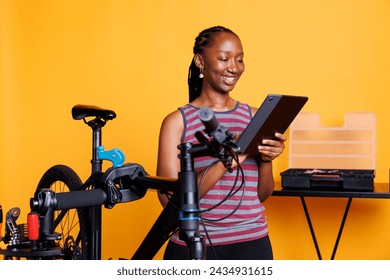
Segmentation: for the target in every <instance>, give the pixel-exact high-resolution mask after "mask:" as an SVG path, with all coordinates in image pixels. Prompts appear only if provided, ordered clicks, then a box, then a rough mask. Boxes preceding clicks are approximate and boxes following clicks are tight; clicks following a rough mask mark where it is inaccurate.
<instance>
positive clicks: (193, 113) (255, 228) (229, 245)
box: [157, 26, 286, 259]
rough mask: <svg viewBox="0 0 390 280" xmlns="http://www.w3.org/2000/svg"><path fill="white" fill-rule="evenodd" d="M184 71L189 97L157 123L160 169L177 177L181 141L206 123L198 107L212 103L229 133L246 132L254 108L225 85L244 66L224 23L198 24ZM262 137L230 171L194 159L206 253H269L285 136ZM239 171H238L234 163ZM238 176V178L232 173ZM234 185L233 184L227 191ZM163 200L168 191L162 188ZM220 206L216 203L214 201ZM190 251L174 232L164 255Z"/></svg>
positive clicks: (177, 256)
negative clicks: (270, 204) (270, 207)
mask: <svg viewBox="0 0 390 280" xmlns="http://www.w3.org/2000/svg"><path fill="white" fill-rule="evenodd" d="M193 51H194V57H193V59H192V62H191V65H190V68H189V75H188V86H189V102H190V103H188V104H186V105H185V106H183V107H180V108H179V110H175V111H174V112H172V113H170V114H169V115H168V116H166V117H165V119H164V120H163V122H162V126H161V131H160V139H159V151H158V164H157V175H158V176H164V177H172V178H177V176H178V172H179V169H180V161H179V159H178V158H177V155H178V152H179V151H178V149H177V146H178V144H180V143H182V142H190V143H196V142H198V141H197V140H196V138H195V132H196V131H198V130H200V131H202V130H203V129H204V126H203V125H202V122H201V121H200V120H199V118H198V117H197V116H198V112H199V109H200V108H202V107H206V106H207V107H209V108H211V109H212V110H213V111H214V113H215V115H216V118H217V120H218V122H219V123H220V124H221V125H223V126H224V127H227V128H228V129H229V131H230V132H232V133H233V134H236V135H239V134H240V133H242V132H243V131H244V129H245V128H246V126H247V125H248V123H249V121H250V120H251V118H252V116H253V115H254V113H255V112H256V110H257V109H255V108H252V107H250V106H248V105H246V104H243V103H241V102H239V101H237V100H234V99H233V98H232V97H231V96H230V92H231V91H232V90H233V89H234V87H235V85H236V83H237V82H238V80H239V79H240V77H241V75H242V73H243V72H244V70H245V65H244V51H243V48H242V45H241V41H240V39H239V37H238V36H237V35H236V34H235V33H234V32H232V31H231V30H230V29H227V28H225V27H222V26H215V27H211V28H208V29H206V30H203V31H202V32H200V34H199V35H198V37H197V38H196V39H195V45H194V49H193ZM275 136H276V139H277V140H263V143H262V144H263V145H260V146H259V147H258V154H256V155H248V154H245V155H240V156H239V158H238V160H237V162H236V161H233V167H234V168H233V172H232V173H229V172H228V171H227V169H226V168H225V167H224V165H223V164H222V163H221V162H219V161H218V160H216V159H215V158H212V157H201V158H195V169H196V171H197V173H198V183H201V184H199V193H200V197H201V200H200V207H201V210H202V217H201V220H200V221H201V226H200V230H201V234H202V235H203V236H204V239H205V242H206V245H207V249H206V259H272V258H273V254H272V247H271V243H270V240H269V237H268V226H267V221H266V217H265V215H264V206H263V205H262V202H263V201H265V200H266V199H267V198H268V197H269V196H270V195H271V194H272V192H273V189H274V180H273V175H272V160H273V159H275V158H276V157H278V156H279V155H280V154H281V153H282V152H283V150H284V141H285V140H286V137H285V136H284V135H282V134H280V133H276V134H275ZM238 164H239V165H240V166H241V168H242V170H243V174H244V175H243V176H241V173H238V172H237V165H238ZM236 175H237V176H238V178H236ZM232 188H233V189H234V190H238V191H237V192H235V194H234V195H233V196H230V195H228V194H229V192H231V190H232ZM159 199H160V202H161V204H162V205H163V206H165V205H166V203H167V201H168V198H167V197H166V196H165V195H163V194H160V193H159ZM216 205H218V206H217V207H215V206H216ZM189 258H190V255H189V251H188V249H187V247H186V246H185V243H184V241H182V240H180V238H179V236H178V235H173V236H172V237H171V239H170V241H169V242H168V245H167V248H166V251H165V254H164V259H189Z"/></svg>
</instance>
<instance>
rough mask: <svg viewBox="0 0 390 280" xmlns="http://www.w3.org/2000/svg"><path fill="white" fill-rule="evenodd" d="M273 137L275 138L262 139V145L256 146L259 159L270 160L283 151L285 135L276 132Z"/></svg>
mask: <svg viewBox="0 0 390 280" xmlns="http://www.w3.org/2000/svg"><path fill="white" fill-rule="evenodd" d="M275 137H276V138H277V140H271V139H264V140H263V142H262V145H259V146H258V150H259V153H260V160H261V161H263V162H270V161H272V160H274V159H275V158H277V157H278V156H279V155H280V154H281V153H283V151H284V148H285V145H284V142H285V141H286V140H287V137H286V136H284V135H283V134H281V133H278V132H277V133H275Z"/></svg>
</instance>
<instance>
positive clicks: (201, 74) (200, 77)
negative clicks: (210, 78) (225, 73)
mask: <svg viewBox="0 0 390 280" xmlns="http://www.w3.org/2000/svg"><path fill="white" fill-rule="evenodd" d="M199 71H200V74H199V79H203V77H204V75H203V68H200V69H199Z"/></svg>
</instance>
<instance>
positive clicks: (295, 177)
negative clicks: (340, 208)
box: [280, 168, 375, 192]
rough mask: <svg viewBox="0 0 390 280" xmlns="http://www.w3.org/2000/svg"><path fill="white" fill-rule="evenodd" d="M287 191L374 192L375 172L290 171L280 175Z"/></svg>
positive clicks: (354, 170) (346, 170) (349, 170)
mask: <svg viewBox="0 0 390 280" xmlns="http://www.w3.org/2000/svg"><path fill="white" fill-rule="evenodd" d="M280 175H281V178H282V188H283V189H286V190H332V191H336V190H337V191H367V192H371V191H373V190H374V177H375V170H366V169H296V168H292V169H288V170H286V171H284V172H282V173H280Z"/></svg>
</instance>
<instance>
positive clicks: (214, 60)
mask: <svg viewBox="0 0 390 280" xmlns="http://www.w3.org/2000/svg"><path fill="white" fill-rule="evenodd" d="M194 59H195V63H196V65H197V66H198V67H199V68H200V69H202V70H203V75H204V78H203V88H202V91H214V92H218V93H222V94H224V93H228V92H230V91H231V90H233V88H234V86H235V85H236V83H237V81H238V80H239V78H240V77H241V75H242V73H243V72H244V70H245V65H244V51H243V49H242V45H241V41H240V39H239V38H238V37H237V36H236V35H234V34H231V33H228V32H220V33H218V34H215V36H214V38H213V39H212V43H211V44H210V45H209V46H208V47H206V48H204V51H203V53H202V54H197V55H195V58H194Z"/></svg>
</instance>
